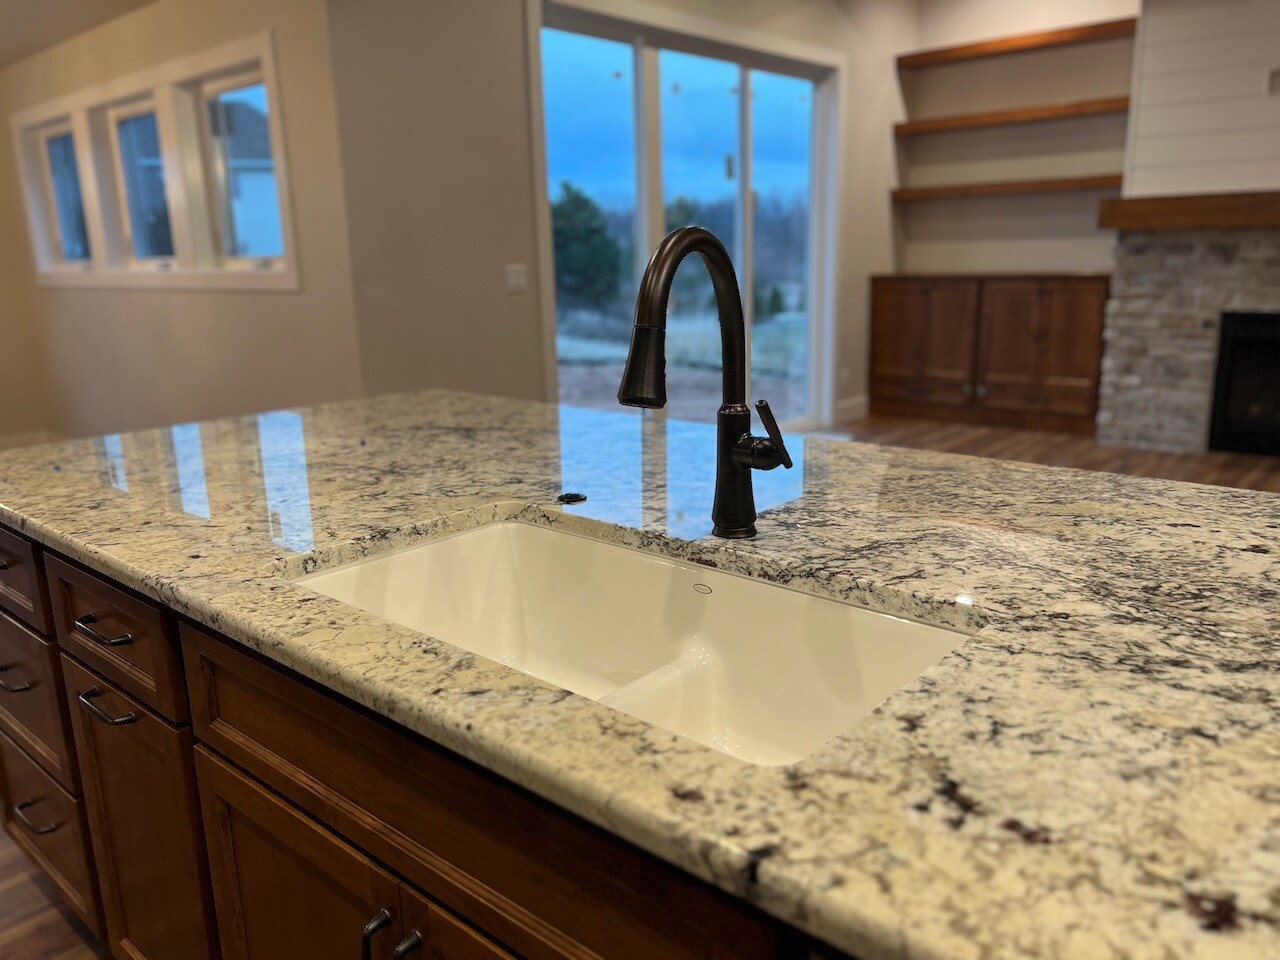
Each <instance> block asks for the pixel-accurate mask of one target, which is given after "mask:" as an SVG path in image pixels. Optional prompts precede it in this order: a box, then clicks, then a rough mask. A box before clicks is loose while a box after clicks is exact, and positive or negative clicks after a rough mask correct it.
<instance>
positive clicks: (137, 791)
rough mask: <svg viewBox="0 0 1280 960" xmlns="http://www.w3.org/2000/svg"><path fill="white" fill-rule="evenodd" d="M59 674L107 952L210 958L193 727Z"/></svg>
mask: <svg viewBox="0 0 1280 960" xmlns="http://www.w3.org/2000/svg"><path fill="white" fill-rule="evenodd" d="M63 674H64V680H65V686H66V693H67V702H68V704H69V705H70V706H71V708H72V709H71V722H72V727H73V729H74V730H75V740H76V751H77V753H78V755H79V758H80V773H81V777H82V779H83V782H84V792H85V800H86V802H87V805H88V813H89V824H90V833H91V835H92V837H93V851H94V858H95V859H96V861H97V864H98V881H99V884H100V886H101V889H102V901H103V906H104V908H105V912H106V918H107V931H108V934H109V936H110V939H111V944H112V947H113V949H114V950H115V951H116V953H117V954H118V955H122V956H125V957H129V958H133V960H143V958H145V960H166V958H169V957H183V958H189V960H201V958H213V957H216V956H217V955H218V952H217V948H216V941H215V939H214V928H213V923H212V917H211V910H210V907H211V897H210V894H209V881H208V868H207V865H206V861H205V853H204V849H205V848H204V843H203V837H204V831H203V829H202V827H201V821H200V812H199V805H198V803H199V802H198V799H197V795H196V781H195V770H194V766H193V758H192V752H191V751H192V739H191V728H190V727H186V726H183V727H175V726H173V725H171V724H169V723H168V722H166V721H165V720H164V719H162V718H161V717H159V716H157V715H156V714H155V713H153V712H152V711H151V710H149V709H148V708H147V707H144V706H143V705H142V704H141V703H139V702H138V701H137V700H135V699H133V698H132V697H130V696H128V695H126V694H125V693H123V692H122V691H120V690H118V689H117V688H116V687H115V686H113V685H112V684H111V683H110V682H108V681H107V680H104V679H103V678H101V677H99V676H97V675H95V674H93V673H91V672H90V671H89V670H88V669H86V668H85V667H83V666H81V665H80V664H79V663H77V662H76V661H75V660H73V659H71V658H70V657H68V656H65V655H64V657H63Z"/></svg>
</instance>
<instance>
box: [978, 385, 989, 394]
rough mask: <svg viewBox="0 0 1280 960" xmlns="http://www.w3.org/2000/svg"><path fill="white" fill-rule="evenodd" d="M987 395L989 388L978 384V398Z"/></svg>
mask: <svg viewBox="0 0 1280 960" xmlns="http://www.w3.org/2000/svg"><path fill="white" fill-rule="evenodd" d="M986 395H987V388H986V387H985V386H983V385H982V384H978V396H980V397H985V396H986Z"/></svg>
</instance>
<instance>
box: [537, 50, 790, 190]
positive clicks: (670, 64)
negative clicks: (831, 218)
mask: <svg viewBox="0 0 1280 960" xmlns="http://www.w3.org/2000/svg"><path fill="white" fill-rule="evenodd" d="M542 70H543V96H544V101H545V105H546V132H547V173H548V179H549V181H550V184H551V188H552V191H553V193H554V192H555V191H556V190H558V189H559V183H560V181H562V180H568V181H570V182H572V183H574V184H575V185H577V186H579V187H581V188H583V189H585V190H586V191H587V192H588V193H590V194H591V195H592V196H593V197H595V198H596V199H597V200H598V201H599V202H601V203H603V204H605V205H606V206H615V207H617V206H623V207H625V206H630V205H632V204H633V203H634V197H635V178H636V164H635V131H634V129H633V126H634V112H635V111H634V101H633V97H634V83H635V75H634V68H633V63H632V47H631V46H630V45H629V44H625V43H617V42H615V41H610V40H600V39H597V38H594V37H584V36H580V35H577V34H572V33H565V32H562V31H558V30H544V31H543V32H542ZM737 84H738V70H737V67H736V66H735V65H733V64H731V63H727V62H725V61H720V60H711V59H708V58H705V57H695V56H692V55H690V54H684V53H677V52H675V51H670V50H663V51H661V52H660V53H659V87H660V90H661V111H662V136H663V182H664V191H663V192H664V195H665V196H666V197H667V198H668V199H670V198H671V197H673V196H675V195H677V194H685V195H693V196H696V197H699V198H700V199H706V200H710V199H714V198H717V197H723V196H732V195H733V193H734V192H736V190H737V181H736V180H734V179H729V178H728V177H726V165H725V156H726V154H736V152H737V141H738V108H737ZM751 85H752V88H753V97H752V111H753V113H752V134H753V136H752V161H753V165H754V169H753V176H752V180H753V185H754V187H755V189H756V191H757V192H758V193H761V194H769V193H775V192H776V193H779V194H780V195H782V196H786V197H790V196H794V195H796V194H797V193H798V192H801V191H804V190H807V186H808V167H809V131H810V120H811V113H812V97H813V85H812V84H811V83H810V82H809V81H807V80H801V79H797V78H794V77H785V76H781V75H778V74H772V73H765V72H763V71H753V72H752V75H751ZM733 166H734V171H733V172H734V175H735V176H737V175H738V174H739V172H740V169H741V162H740V158H738V157H736V156H735V157H734V161H733Z"/></svg>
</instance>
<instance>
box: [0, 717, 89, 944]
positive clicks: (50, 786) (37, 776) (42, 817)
mask: <svg viewBox="0 0 1280 960" xmlns="http://www.w3.org/2000/svg"><path fill="white" fill-rule="evenodd" d="M0 780H2V781H3V782H4V785H5V810H4V823H5V828H6V829H7V830H8V831H9V834H10V836H12V837H13V841H14V843H16V844H17V845H18V847H19V848H21V849H22V851H23V852H24V853H26V855H27V856H28V857H30V858H31V859H32V860H33V861H34V862H35V863H36V864H37V865H38V866H39V867H40V868H41V869H42V870H43V871H44V872H45V875H46V876H48V877H49V879H50V880H52V881H53V883H54V885H55V886H56V887H57V888H58V890H59V892H61V894H62V896H63V899H65V900H66V902H67V905H68V906H70V907H71V909H72V910H74V911H75V912H76V913H77V914H78V915H79V916H80V918H81V919H82V920H83V921H84V922H85V925H86V926H87V927H88V928H89V929H90V930H92V931H94V932H95V933H98V934H101V933H102V913H101V907H100V905H99V902H98V887H97V884H95V883H94V878H93V857H92V855H91V854H90V851H89V834H88V830H87V829H86V823H85V815H84V802H83V801H82V800H81V799H80V798H78V797H75V796H72V795H71V794H69V793H67V792H66V791H65V790H63V789H62V787H60V786H58V784H57V783H55V782H54V781H53V779H52V778H51V777H50V776H49V775H48V774H47V773H45V772H44V771H43V770H41V769H40V768H39V767H38V766H36V765H35V764H34V763H32V762H31V759H30V758H29V757H28V756H27V755H26V754H25V753H23V752H22V751H21V750H20V749H18V747H17V746H16V745H15V744H14V742H13V741H12V740H10V739H9V738H8V737H6V736H4V734H0ZM2 890H3V888H2V887H0V891H2ZM0 896H3V893H2V892H0Z"/></svg>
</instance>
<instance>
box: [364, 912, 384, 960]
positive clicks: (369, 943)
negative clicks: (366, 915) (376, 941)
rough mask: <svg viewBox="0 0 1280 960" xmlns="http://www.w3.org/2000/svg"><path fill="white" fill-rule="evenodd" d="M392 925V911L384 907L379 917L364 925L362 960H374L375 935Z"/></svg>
mask: <svg viewBox="0 0 1280 960" xmlns="http://www.w3.org/2000/svg"><path fill="white" fill-rule="evenodd" d="M390 923H391V911H389V910H388V909H387V908H386V907H383V908H382V909H381V910H379V911H378V915H377V916H376V917H374V918H373V919H372V920H370V921H369V922H368V923H366V924H365V925H364V930H363V932H361V934H360V960H373V935H374V934H375V933H377V932H378V931H379V930H381V929H382V928H383V927H385V926H388V925H389V924H390Z"/></svg>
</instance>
